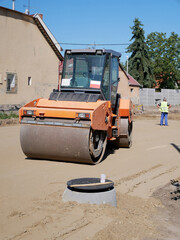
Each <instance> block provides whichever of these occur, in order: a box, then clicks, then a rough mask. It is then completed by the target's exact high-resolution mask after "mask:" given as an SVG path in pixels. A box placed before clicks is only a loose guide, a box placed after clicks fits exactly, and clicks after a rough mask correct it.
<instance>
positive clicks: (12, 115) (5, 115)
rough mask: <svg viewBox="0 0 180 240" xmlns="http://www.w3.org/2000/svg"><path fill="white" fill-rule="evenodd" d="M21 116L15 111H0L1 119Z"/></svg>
mask: <svg viewBox="0 0 180 240" xmlns="http://www.w3.org/2000/svg"><path fill="white" fill-rule="evenodd" d="M18 117H19V116H18V115H17V114H15V113H13V112H11V113H10V114H7V113H0V119H11V118H18Z"/></svg>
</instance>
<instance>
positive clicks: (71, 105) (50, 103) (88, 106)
mask: <svg viewBox="0 0 180 240" xmlns="http://www.w3.org/2000/svg"><path fill="white" fill-rule="evenodd" d="M103 102H106V101H97V102H73V101H54V100H48V99H40V100H39V101H38V104H37V107H42V108H44V107H45V108H61V109H79V110H80V109H82V110H83V109H84V110H94V109H96V108H97V107H99V106H100V105H101V104H102V103H103Z"/></svg>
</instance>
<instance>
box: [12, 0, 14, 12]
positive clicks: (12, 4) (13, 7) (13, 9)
mask: <svg viewBox="0 0 180 240" xmlns="http://www.w3.org/2000/svg"><path fill="white" fill-rule="evenodd" d="M12 10H15V0H12Z"/></svg>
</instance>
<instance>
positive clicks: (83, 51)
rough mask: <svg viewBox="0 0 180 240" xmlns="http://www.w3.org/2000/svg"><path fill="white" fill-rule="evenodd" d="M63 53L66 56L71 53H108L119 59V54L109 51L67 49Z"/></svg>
mask: <svg viewBox="0 0 180 240" xmlns="http://www.w3.org/2000/svg"><path fill="white" fill-rule="evenodd" d="M65 53H67V54H71V53H77V54H79V53H87V54H90V53H91V54H106V53H110V54H112V56H115V57H118V58H119V57H121V53H120V52H116V51H114V50H111V49H67V50H66V52H65Z"/></svg>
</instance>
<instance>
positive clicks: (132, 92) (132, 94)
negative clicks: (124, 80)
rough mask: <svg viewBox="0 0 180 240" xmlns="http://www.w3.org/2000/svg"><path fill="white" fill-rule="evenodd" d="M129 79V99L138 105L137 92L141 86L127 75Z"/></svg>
mask: <svg viewBox="0 0 180 240" xmlns="http://www.w3.org/2000/svg"><path fill="white" fill-rule="evenodd" d="M127 75H128V78H129V81H128V82H129V88H130V98H131V101H132V102H133V104H139V103H140V100H139V90H140V88H141V85H140V84H139V83H138V82H137V81H136V80H135V79H134V78H133V77H132V76H131V75H130V74H127Z"/></svg>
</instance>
